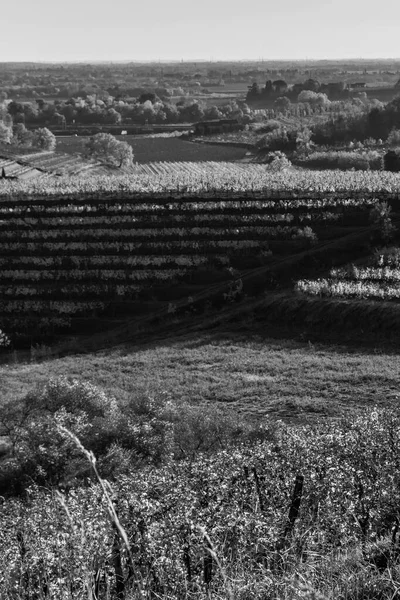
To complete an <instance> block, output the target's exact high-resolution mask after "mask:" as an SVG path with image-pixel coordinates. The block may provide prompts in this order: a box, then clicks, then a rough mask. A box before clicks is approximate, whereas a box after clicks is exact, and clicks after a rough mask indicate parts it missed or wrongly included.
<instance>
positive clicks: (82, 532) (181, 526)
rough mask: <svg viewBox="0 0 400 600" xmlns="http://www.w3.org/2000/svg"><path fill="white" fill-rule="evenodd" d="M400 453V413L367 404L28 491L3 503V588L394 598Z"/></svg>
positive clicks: (64, 593) (28, 592) (101, 594)
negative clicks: (170, 458) (62, 488)
mask: <svg viewBox="0 0 400 600" xmlns="http://www.w3.org/2000/svg"><path fill="white" fill-rule="evenodd" d="M78 449H79V447H77V450H78ZM80 452H82V455H83V456H85V454H87V453H85V451H84V450H83V449H82V447H81V450H80ZM399 456H400V417H399V413H398V411H397V410H384V409H380V408H377V407H374V408H372V409H367V410H364V411H363V413H362V414H360V415H354V416H352V415H349V416H347V417H343V418H342V419H340V420H337V421H330V422H321V423H319V424H317V425H315V426H299V427H286V426H284V425H283V424H282V423H277V425H276V436H275V439H274V440H273V441H259V442H256V443H251V444H247V443H243V444H239V445H237V446H236V448H229V449H221V450H220V451H217V452H215V453H214V454H212V455H209V456H199V457H198V458H196V459H194V460H192V459H191V460H184V461H180V462H179V463H174V462H169V463H167V464H165V465H163V467H162V468H159V469H157V468H156V469H155V468H153V467H152V468H148V467H145V468H144V469H142V470H137V471H136V472H135V473H134V474H132V475H127V476H120V477H118V479H117V481H115V482H113V483H112V484H111V485H110V484H107V483H106V482H104V481H103V480H102V479H99V480H97V481H95V482H94V483H92V484H91V485H89V486H87V487H78V488H76V489H72V490H69V491H68V490H66V492H65V493H64V494H63V495H60V494H58V493H56V492H54V491H51V490H45V489H40V488H38V487H36V486H33V487H31V488H30V490H29V491H28V493H27V497H26V500H22V499H21V500H17V499H9V500H6V501H5V502H4V504H3V506H2V511H1V526H2V532H3V535H2V537H1V538H0V555H1V557H2V559H3V561H2V564H3V565H4V567H3V570H2V575H1V577H0V594H1V596H2V598H3V597H4V598H6V599H8V598H14V597H29V596H30V597H34V596H35V595H36V596H37V597H40V596H41V595H42V597H45V596H46V594H50V597H59V598H62V597H68V594H69V593H70V592H71V590H73V593H74V597H76V598H78V599H79V600H83V598H87V597H88V596H89V597H90V596H92V597H93V595H95V596H96V597H97V598H98V599H99V600H104V599H105V598H111V599H113V600H114V599H116V598H118V597H119V598H122V597H125V598H129V597H138V595H139V593H140V596H141V597H143V596H147V597H151V596H153V597H154V596H158V597H160V596H161V597H175V598H176V597H187V596H188V594H190V597H192V598H199V599H200V598H204V597H210V596H212V597H224V598H225V597H227V598H239V599H240V600H245V599H246V598H254V597H256V598H259V597H265V598H271V600H278V599H280V598H287V599H288V600H299V599H300V598H308V599H311V598H314V599H318V600H320V599H322V598H324V597H327V598H338V599H339V600H345V599H346V600H357V599H359V598H360V597H362V598H363V599H365V600H367V599H368V600H373V599H374V600H375V599H376V598H377V597H379V598H381V599H382V600H388V599H389V598H394V597H395V594H396V589H397V582H398V577H399V548H398V540H397V529H398V525H397V523H398V508H397V507H398V504H399V501H400V496H399V475H398V463H399ZM89 458H90V461H91V463H92V464H93V465H94V466H95V464H96V463H95V461H94V457H92V456H91V455H89ZM88 464H89V462H88ZM299 480H301V481H302V482H303V484H302V487H301V491H300V495H298V496H297V498H298V504H296V501H295V499H296V497H295V494H294V490H295V481H296V482H298V481H299ZM297 489H299V488H297ZM110 502H112V506H111V507H110ZM296 507H297V508H296ZM117 515H118V516H117ZM110 517H111V519H110ZM117 519H118V521H117ZM116 522H117V523H118V527H116V526H115V523H116ZM360 590H362V596H361V595H360Z"/></svg>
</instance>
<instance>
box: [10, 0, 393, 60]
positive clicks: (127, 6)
mask: <svg viewBox="0 0 400 600" xmlns="http://www.w3.org/2000/svg"><path fill="white" fill-rule="evenodd" d="M0 24H1V27H0V61H1V62H7V61H32V62H36V61H51V62H59V61H62V62H70V61H71V62H75V61H85V62H90V61H115V62H117V61H123V60H132V61H158V60H161V61H168V60H182V59H183V60H184V61H192V60H196V59H197V60H207V61H209V60H213V61H218V60H241V59H253V60H258V59H262V58H263V59H264V60H275V59H288V60H292V59H293V60H294V59H298V60H302V59H335V58H337V59H343V58H399V57H400V0H385V1H384V2H380V3H379V2H377V0H373V1H372V0H330V1H329V0H281V1H279V0H230V1H228V0H197V1H195V0H108V1H107V2H106V1H104V0H68V1H67V2H61V1H60V0H18V2H16V4H15V5H14V4H13V3H12V2H10V1H9V0H8V1H6V2H4V5H3V3H2V7H1V10H0Z"/></svg>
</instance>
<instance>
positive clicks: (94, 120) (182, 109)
mask: <svg viewBox="0 0 400 600" xmlns="http://www.w3.org/2000/svg"><path fill="white" fill-rule="evenodd" d="M5 106H6V107H7V113H8V114H9V115H10V117H11V118H12V119H13V122H14V124H18V123H21V124H23V125H25V126H26V127H31V128H32V127H43V126H46V127H49V126H51V127H57V128H63V127H66V126H68V125H87V126H89V125H120V124H130V123H132V124H140V125H145V124H162V123H165V124H167V123H194V122H197V121H202V120H205V121H209V120H212V119H222V118H230V119H232V118H235V119H238V120H239V121H240V122H244V123H246V122H250V120H251V114H252V113H251V111H250V109H249V107H248V106H247V105H246V104H245V103H244V102H241V103H238V102H236V101H229V102H227V103H226V104H224V105H223V106H218V107H217V106H211V107H207V106H206V105H205V104H203V103H202V102H199V101H196V100H190V99H187V98H185V97H183V98H182V99H181V100H179V101H178V102H177V103H172V102H168V101H163V100H161V99H160V98H159V97H158V96H157V95H156V94H155V93H152V92H146V93H144V94H142V95H141V96H140V97H139V98H137V99H133V100H131V101H125V100H117V99H116V98H115V97H113V96H111V95H106V96H104V95H103V96H97V95H96V94H93V95H88V96H87V97H86V98H81V97H78V98H70V99H69V100H66V101H61V100H55V101H52V102H46V101H44V100H43V99H38V100H36V101H35V102H29V103H21V102H15V101H10V102H8V103H5Z"/></svg>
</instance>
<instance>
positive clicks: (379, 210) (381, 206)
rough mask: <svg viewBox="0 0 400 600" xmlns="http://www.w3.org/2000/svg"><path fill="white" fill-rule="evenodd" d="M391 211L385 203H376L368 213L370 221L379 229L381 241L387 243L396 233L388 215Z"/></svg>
mask: <svg viewBox="0 0 400 600" xmlns="http://www.w3.org/2000/svg"><path fill="white" fill-rule="evenodd" d="M391 211H392V209H391V207H390V206H389V205H388V203H387V202H379V203H377V204H376V205H375V206H374V207H373V208H372V209H371V211H370V221H371V223H374V224H376V225H379V227H380V234H381V236H382V241H383V242H384V243H387V242H388V241H390V240H391V239H392V238H393V236H394V234H395V231H396V227H395V226H394V225H393V223H392V220H391V217H390V213H391Z"/></svg>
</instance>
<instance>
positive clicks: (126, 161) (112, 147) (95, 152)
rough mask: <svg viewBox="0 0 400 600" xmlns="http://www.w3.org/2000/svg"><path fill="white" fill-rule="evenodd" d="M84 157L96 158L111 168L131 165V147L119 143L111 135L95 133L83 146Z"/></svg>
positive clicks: (124, 143) (125, 143)
mask: <svg viewBox="0 0 400 600" xmlns="http://www.w3.org/2000/svg"><path fill="white" fill-rule="evenodd" d="M85 155H86V156H88V157H90V158H96V159H98V160H101V161H103V162H104V163H106V164H108V165H110V166H113V167H119V168H121V167H128V166H131V165H132V161H133V152H132V146H130V144H128V143H127V142H119V141H118V140H117V139H116V138H115V137H114V136H113V135H111V133H97V134H96V135H93V136H92V137H91V138H90V139H89V141H88V142H87V143H86V144H85Z"/></svg>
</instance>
